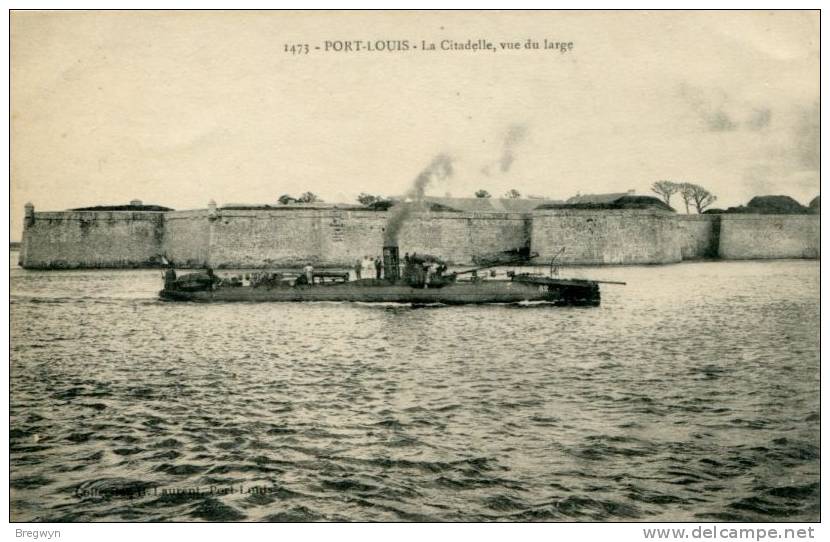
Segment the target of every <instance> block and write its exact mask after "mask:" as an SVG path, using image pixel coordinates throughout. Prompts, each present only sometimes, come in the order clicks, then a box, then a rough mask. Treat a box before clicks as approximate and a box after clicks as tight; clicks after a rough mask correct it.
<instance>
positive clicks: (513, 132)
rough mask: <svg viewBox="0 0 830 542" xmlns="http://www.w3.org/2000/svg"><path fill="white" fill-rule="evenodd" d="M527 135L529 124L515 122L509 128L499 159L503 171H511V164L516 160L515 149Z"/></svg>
mask: <svg viewBox="0 0 830 542" xmlns="http://www.w3.org/2000/svg"><path fill="white" fill-rule="evenodd" d="M525 136H527V126H524V125H522V124H514V125H512V126H511V127H510V128H508V130H507V135H505V136H504V146H503V148H502V153H501V159H500V160H499V168H500V169H501V171H502V173H507V172H508V171H510V166H512V165H513V162H514V161H515V160H516V156H515V155H514V154H513V149H514V148H515V147H516V145H518V144H519V143H521V142H522V141H523V140H524V138H525Z"/></svg>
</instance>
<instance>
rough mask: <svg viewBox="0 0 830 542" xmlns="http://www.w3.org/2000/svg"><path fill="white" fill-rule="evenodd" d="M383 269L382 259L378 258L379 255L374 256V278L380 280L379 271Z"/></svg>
mask: <svg viewBox="0 0 830 542" xmlns="http://www.w3.org/2000/svg"><path fill="white" fill-rule="evenodd" d="M382 269H383V261H382V260H381V259H380V256H378V257H377V258H375V278H376V279H378V280H380V273H381V270H382Z"/></svg>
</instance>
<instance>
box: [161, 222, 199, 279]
mask: <svg viewBox="0 0 830 542" xmlns="http://www.w3.org/2000/svg"><path fill="white" fill-rule="evenodd" d="M210 224H211V223H210V220H209V218H208V211H207V210H205V209H200V210H195V211H173V212H169V213H166V216H165V220H164V240H163V243H162V249H163V253H164V256H165V258H167V260H168V261H169V262H170V263H172V264H173V265H174V266H176V267H190V268H195V267H204V266H206V265H207V263H208V259H209V257H210Z"/></svg>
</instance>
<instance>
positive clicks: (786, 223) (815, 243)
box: [20, 194, 820, 269]
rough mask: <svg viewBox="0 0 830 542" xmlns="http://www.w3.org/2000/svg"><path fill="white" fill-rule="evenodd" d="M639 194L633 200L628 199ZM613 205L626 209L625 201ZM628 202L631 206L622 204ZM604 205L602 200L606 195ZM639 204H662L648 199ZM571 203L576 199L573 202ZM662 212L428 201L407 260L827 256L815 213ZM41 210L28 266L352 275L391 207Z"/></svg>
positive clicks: (404, 247)
mask: <svg viewBox="0 0 830 542" xmlns="http://www.w3.org/2000/svg"><path fill="white" fill-rule="evenodd" d="M629 195H630V194H629ZM608 196H610V195H606V196H604V201H606V202H608V201H610V202H612V203H613V202H614V201H617V202H619V201H623V200H624V199H625V196H626V194H615V195H613V196H614V197H617V199H614V198H613V197H608ZM619 198H623V199H619ZM600 199H603V198H600ZM637 199H639V200H654V201H655V202H657V203H660V202H658V201H657V200H656V199H654V198H648V197H638V198H637ZM569 201H570V200H569ZM661 205H662V204H660V205H648V204H645V205H637V206H628V207H627V206H625V205H616V206H615V205H606V206H605V207H603V208H590V206H587V207H588V208H586V206H582V207H580V206H569V205H567V204H565V205H552V204H550V203H549V202H547V201H546V200H532V199H515V200H510V199H481V200H476V199H475V198H426V199H425V200H424V202H423V204H422V205H421V206H420V207H419V210H417V211H415V212H413V213H412V215H411V217H410V218H409V219H408V220H407V222H406V223H405V224H404V226H403V228H402V230H401V233H400V237H399V246H400V251H401V254H403V253H404V252H409V253H412V252H417V253H427V254H433V255H435V256H439V257H441V258H443V259H445V260H446V261H448V262H449V263H451V264H456V265H468V264H472V263H474V262H475V260H476V259H477V258H478V257H482V256H485V255H488V254H493V253H496V252H500V251H507V250H513V249H517V248H529V249H530V251H531V252H535V253H538V254H539V256H538V258H537V259H536V260H535V262H536V263H539V264H547V263H548V262H550V261H551V259H552V258H554V257H556V261H557V262H558V263H559V264H562V265H603V264H667V263H676V262H680V261H683V260H696V259H705V258H720V259H727V260H731V259H767V258H811V259H815V258H819V257H820V246H819V216H818V215H817V214H751V213H723V214H701V215H688V214H679V213H675V212H673V211H670V210H668V209H667V208H665V206H662V207H661ZM92 209H93V210H71V211H60V212H40V211H38V212H36V211H35V208H34V206H32V205H31V204H27V205H26V212H25V219H24V220H25V223H24V230H23V238H22V245H21V248H20V264H21V265H22V266H23V267H25V268H28V269H72V268H121V267H123V268H131V267H158V266H161V265H164V264H165V263H166V262H169V263H170V264H172V265H174V266H176V267H178V268H204V267H207V266H210V267H213V268H217V269H221V268H239V269H247V268H293V267H298V266H302V265H304V264H305V263H307V262H308V263H311V264H313V265H315V266H318V267H341V268H342V267H350V266H352V265H353V264H354V262H355V261H356V260H358V259H360V258H363V257H364V256H378V255H380V253H381V248H382V245H383V232H384V228H385V226H386V221H387V217H388V215H389V211H388V209H386V210H384V209H382V208H371V207H364V206H359V205H349V204H342V205H339V204H324V203H311V204H289V205H274V206H270V205H259V206H250V205H224V206H217V205H216V204H215V203H213V202H211V203H210V204H209V205H208V207H207V208H206V209H197V210H185V211H174V210H164V208H159V207H154V206H145V205H142V204H141V202H140V201H133V202H132V204H131V205H128V206H120V207H114V208H113V207H110V208H106V207H104V208H92Z"/></svg>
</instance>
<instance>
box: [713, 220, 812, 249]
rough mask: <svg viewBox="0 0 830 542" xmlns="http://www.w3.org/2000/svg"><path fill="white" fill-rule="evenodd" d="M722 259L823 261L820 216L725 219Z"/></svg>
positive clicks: (722, 225) (721, 237) (723, 223)
mask: <svg viewBox="0 0 830 542" xmlns="http://www.w3.org/2000/svg"><path fill="white" fill-rule="evenodd" d="M719 255H720V257H721V258H724V259H729V260H744V259H756V258H758V259H765V258H820V257H821V243H820V222H819V216H818V215H750V214H724V215H721V231H720V246H719Z"/></svg>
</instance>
